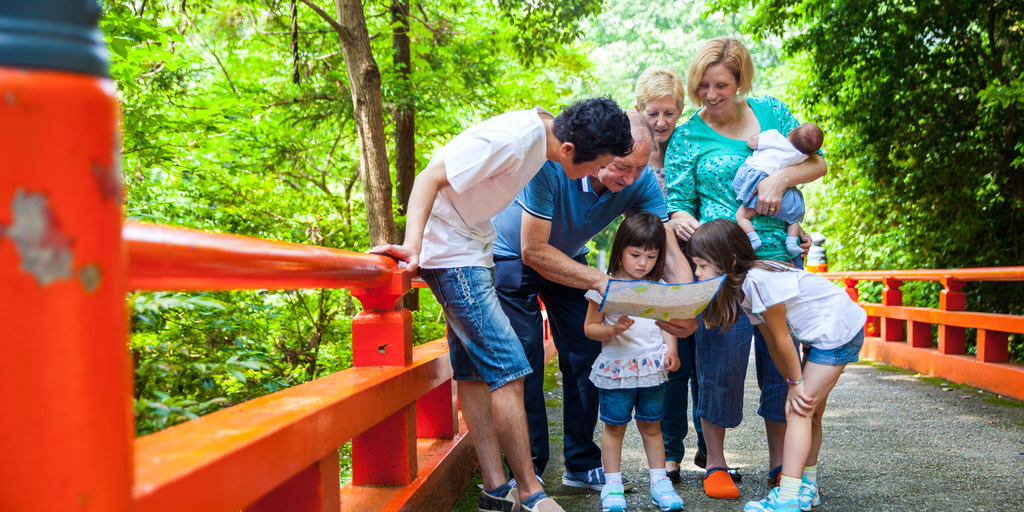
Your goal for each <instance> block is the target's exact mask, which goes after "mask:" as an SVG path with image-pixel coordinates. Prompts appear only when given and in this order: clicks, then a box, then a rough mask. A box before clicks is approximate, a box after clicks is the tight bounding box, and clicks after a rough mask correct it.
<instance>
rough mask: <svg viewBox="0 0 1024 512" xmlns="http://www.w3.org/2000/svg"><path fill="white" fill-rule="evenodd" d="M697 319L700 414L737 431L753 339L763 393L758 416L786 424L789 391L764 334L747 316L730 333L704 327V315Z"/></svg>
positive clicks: (719, 424)
mask: <svg viewBox="0 0 1024 512" xmlns="http://www.w3.org/2000/svg"><path fill="white" fill-rule="evenodd" d="M697 318H698V325H697V333H696V340H697V379H698V381H699V382H700V396H699V397H698V401H697V414H698V415H699V416H700V417H701V418H702V419H705V420H708V421H710V422H711V423H712V424H714V425H716V426H718V427H722V428H734V427H736V426H738V425H739V424H740V422H741V421H742V420H743V383H744V380H745V379H746V374H747V361H748V360H749V359H750V342H751V340H752V339H753V341H754V364H755V369H756V373H757V386H758V388H760V390H761V398H760V405H759V406H758V409H757V414H758V415H759V416H761V417H763V418H764V419H766V420H769V421H774V422H776V423H785V422H786V394H787V392H788V387H787V386H786V381H785V379H783V378H782V374H780V373H779V369H778V368H776V367H775V363H773V362H772V358H771V355H770V354H769V352H768V343H767V342H766V341H765V339H764V336H762V335H761V331H759V330H758V329H755V328H754V326H752V325H750V320H749V319H747V315H745V314H743V313H740V315H739V317H738V318H737V320H736V323H735V324H734V325H733V326H732V328H731V329H729V330H728V331H723V330H722V329H720V328H714V329H709V328H707V327H706V326H705V325H704V316H703V315H699V316H698V317H697ZM795 344H796V342H794V345H795Z"/></svg>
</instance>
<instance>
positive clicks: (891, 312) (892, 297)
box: [822, 267, 1024, 400]
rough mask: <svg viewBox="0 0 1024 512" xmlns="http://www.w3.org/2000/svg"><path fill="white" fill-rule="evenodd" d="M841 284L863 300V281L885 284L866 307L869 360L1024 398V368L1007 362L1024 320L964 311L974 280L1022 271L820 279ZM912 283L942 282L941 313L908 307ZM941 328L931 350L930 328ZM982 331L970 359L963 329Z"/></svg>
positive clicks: (1012, 276)
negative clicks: (905, 289)
mask: <svg viewBox="0 0 1024 512" xmlns="http://www.w3.org/2000/svg"><path fill="white" fill-rule="evenodd" d="M822 275H823V276H825V277H826V278H828V279H832V280H834V281H842V282H843V283H844V284H845V286H846V292H847V293H848V294H849V295H850V297H851V298H852V299H853V300H855V301H856V300H858V298H859V292H858V291H857V284H858V283H859V282H860V281H881V282H882V283H884V284H885V289H884V290H883V291H882V303H881V304H872V303H861V306H862V307H863V308H864V309H865V310H866V311H867V313H868V321H867V323H866V325H865V330H866V332H867V334H868V336H869V338H868V339H867V340H866V341H865V344H864V348H863V349H862V351H861V354H863V355H865V356H866V357H868V358H869V359H875V360H880V361H885V362H887V363H890V364H893V365H896V366H900V367H903V368H909V369H913V370H916V371H918V372H921V373H925V374H928V375H933V376H937V377H942V378H945V379H949V380H951V381H954V382H959V383H963V384H969V385H971V386H976V387H980V388H984V389H988V390H990V391H993V392H996V393H999V394H1003V395H1007V396H1011V397H1013V398H1016V399H1018V400H1024V366H1022V365H1019V364H1012V363H1009V362H1008V361H1009V335H1010V334H1011V333H1013V334H1022V333H1024V316H1021V315H1005V314H996V313H983V312H974V311H964V310H965V309H966V296H965V295H964V293H963V291H962V288H963V287H964V285H965V284H966V283H967V282H970V281H1024V267H993V268H966V269H918V270H874V271H852V272H827V273H823V274H822ZM907 281H938V282H940V283H942V285H943V290H942V291H941V292H940V294H939V307H938V308H920V307H907V306H904V305H903V293H902V291H901V290H900V287H901V286H902V285H903V283H904V282H907ZM933 326H934V327H936V329H937V330H938V342H937V347H935V348H933V345H932V341H933V334H932V328H933ZM969 328H973V329H977V334H978V335H977V344H976V346H975V354H974V355H970V354H967V343H966V331H965V329H969Z"/></svg>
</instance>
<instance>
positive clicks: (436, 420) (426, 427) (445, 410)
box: [416, 381, 459, 439]
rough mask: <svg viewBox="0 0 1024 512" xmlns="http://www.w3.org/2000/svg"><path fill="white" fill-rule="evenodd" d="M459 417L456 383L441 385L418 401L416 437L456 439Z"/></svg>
mask: <svg viewBox="0 0 1024 512" xmlns="http://www.w3.org/2000/svg"><path fill="white" fill-rule="evenodd" d="M458 415H459V411H458V408H457V405H456V399H455V381H450V382H446V383H444V384H441V385H440V386H438V387H437V388H436V389H434V390H433V391H431V392H429V393H427V394H425V395H423V396H421V397H420V399H419V400H417V401H416V437H418V438H420V439H424V438H436V439H454V438H455V434H456V433H457V432H456V430H455V429H456V427H457V426H458V419H457V418H458Z"/></svg>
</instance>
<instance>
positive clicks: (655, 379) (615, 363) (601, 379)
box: [585, 290, 668, 389]
mask: <svg viewBox="0 0 1024 512" xmlns="http://www.w3.org/2000/svg"><path fill="white" fill-rule="evenodd" d="M585 297H586V298H587V299H588V300H590V301H591V302H594V303H596V304H600V303H601V299H602V297H601V294H600V293H598V292H596V291H594V290H590V291H588V292H587V293H586V295H585ZM620 316H622V315H609V314H605V315H604V321H603V322H601V323H602V324H603V325H615V322H617V321H618V320H619V317H620ZM631 318H632V319H633V325H631V326H629V329H626V330H625V331H623V332H622V334H620V335H618V336H615V337H613V338H612V339H609V340H605V341H602V342H600V343H601V354H600V355H599V356H597V359H596V360H595V361H594V364H593V365H592V366H591V370H590V381H591V382H593V383H594V385H595V386H597V387H598V388H601V389H624V388H644V387H653V386H657V385H659V384H661V383H662V382H665V381H666V380H668V374H667V372H666V371H665V352H666V350H667V347H665V339H664V338H663V337H662V334H661V328H660V327H658V325H657V324H655V323H654V320H651V319H650V318H641V317H631ZM594 343H597V342H596V341H595V342H594Z"/></svg>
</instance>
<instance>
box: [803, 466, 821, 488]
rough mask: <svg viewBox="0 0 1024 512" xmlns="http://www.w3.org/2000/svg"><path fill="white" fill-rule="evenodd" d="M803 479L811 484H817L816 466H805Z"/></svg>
mask: <svg viewBox="0 0 1024 512" xmlns="http://www.w3.org/2000/svg"><path fill="white" fill-rule="evenodd" d="M804 478H806V479H807V481H808V482H810V483H812V484H817V483H818V465H817V464H815V465H813V466H807V467H805V468H804Z"/></svg>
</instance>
